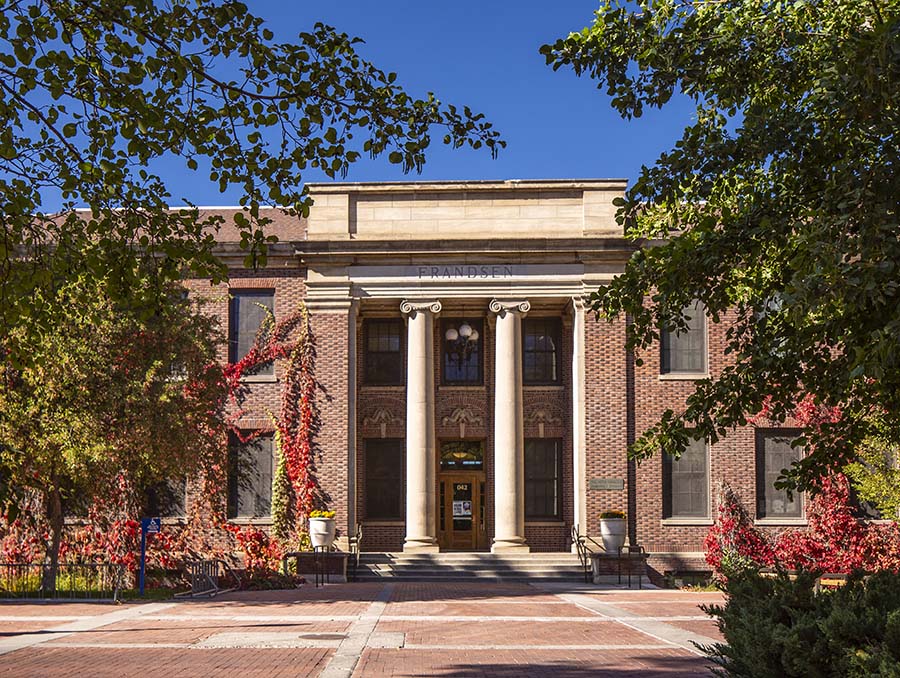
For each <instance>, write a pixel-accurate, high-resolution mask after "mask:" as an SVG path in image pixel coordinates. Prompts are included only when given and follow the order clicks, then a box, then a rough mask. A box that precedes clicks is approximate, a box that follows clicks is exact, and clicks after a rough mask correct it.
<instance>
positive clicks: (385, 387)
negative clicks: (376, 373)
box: [359, 384, 406, 391]
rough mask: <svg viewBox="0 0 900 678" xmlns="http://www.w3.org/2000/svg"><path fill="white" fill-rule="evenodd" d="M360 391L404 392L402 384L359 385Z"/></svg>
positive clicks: (404, 388)
mask: <svg viewBox="0 0 900 678" xmlns="http://www.w3.org/2000/svg"><path fill="white" fill-rule="evenodd" d="M359 388H360V390H361V391H405V390H406V386H405V385H404V384H360V386H359Z"/></svg>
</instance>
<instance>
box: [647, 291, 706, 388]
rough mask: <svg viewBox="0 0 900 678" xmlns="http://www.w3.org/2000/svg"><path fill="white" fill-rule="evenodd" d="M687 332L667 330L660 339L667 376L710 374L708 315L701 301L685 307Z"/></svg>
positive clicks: (662, 359) (661, 355)
mask: <svg viewBox="0 0 900 678" xmlns="http://www.w3.org/2000/svg"><path fill="white" fill-rule="evenodd" d="M684 314H685V318H686V322H687V329H686V330H684V331H683V332H674V331H670V330H668V329H663V330H662V331H661V332H660V333H659V339H660V351H661V353H660V371H661V372H662V373H663V374H705V373H706V313H705V311H704V307H703V305H702V304H701V303H700V302H696V303H694V304H691V305H690V306H687V307H685V309H684Z"/></svg>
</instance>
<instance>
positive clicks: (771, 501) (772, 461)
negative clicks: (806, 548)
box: [756, 429, 803, 518]
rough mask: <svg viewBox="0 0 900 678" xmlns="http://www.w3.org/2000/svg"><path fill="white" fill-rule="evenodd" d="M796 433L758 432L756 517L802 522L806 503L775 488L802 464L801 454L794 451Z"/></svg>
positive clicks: (785, 491)
mask: <svg viewBox="0 0 900 678" xmlns="http://www.w3.org/2000/svg"><path fill="white" fill-rule="evenodd" d="M799 433H800V431H799V430H796V429H757V430H756V515H757V517H758V518H801V517H803V500H802V497H801V495H800V494H798V493H797V492H794V493H793V494H791V495H790V496H788V492H787V490H779V489H776V488H775V481H776V480H778V477H779V476H780V475H781V472H782V471H783V470H784V469H787V468H790V466H791V464H792V463H794V462H795V461H799V460H800V455H801V450H800V449H799V448H796V447H791V441H792V440H793V439H794V438H796V437H797V436H798V435H799Z"/></svg>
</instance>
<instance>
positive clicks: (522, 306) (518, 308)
mask: <svg viewBox="0 0 900 678" xmlns="http://www.w3.org/2000/svg"><path fill="white" fill-rule="evenodd" d="M488 308H490V309H491V313H496V314H497V315H501V316H503V315H506V314H507V313H521V314H523V315H524V314H525V313H528V311H530V310H531V302H530V301H528V300H527V299H525V300H521V299H520V300H512V299H491V303H490V305H489V306H488Z"/></svg>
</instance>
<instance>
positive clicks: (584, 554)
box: [572, 525, 603, 584]
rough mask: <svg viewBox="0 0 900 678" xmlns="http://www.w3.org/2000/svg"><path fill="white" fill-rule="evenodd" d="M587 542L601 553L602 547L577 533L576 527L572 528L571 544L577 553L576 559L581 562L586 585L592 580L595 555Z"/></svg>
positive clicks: (584, 535)
mask: <svg viewBox="0 0 900 678" xmlns="http://www.w3.org/2000/svg"><path fill="white" fill-rule="evenodd" d="M587 542H590V543H591V544H593V545H594V546H596V547H598V548H599V549H600V550H601V551H602V550H603V547H602V546H601V545H600V544H598V543H597V542H596V541H594V540H593V539H592V538H591V537H589V536H587V535H586V534H579V533H578V525H573V526H572V543H573V544H575V550H576V552H577V553H578V559H579V560H580V561H581V567H582V569H583V570H584V581H585V583H586V584H589V583H591V582H592V581H593V580H594V570H593V568H594V565H593V555H594V553H596V551H594V549H592V548H591V547H590V546H589V545H588V543H587Z"/></svg>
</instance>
